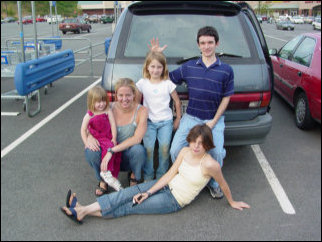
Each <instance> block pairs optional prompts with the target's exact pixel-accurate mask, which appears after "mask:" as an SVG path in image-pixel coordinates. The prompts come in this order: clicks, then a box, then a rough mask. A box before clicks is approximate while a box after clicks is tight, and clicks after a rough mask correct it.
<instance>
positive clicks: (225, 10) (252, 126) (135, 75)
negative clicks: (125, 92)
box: [102, 1, 273, 145]
mask: <svg viewBox="0 0 322 242" xmlns="http://www.w3.org/2000/svg"><path fill="white" fill-rule="evenodd" d="M207 24H209V25H211V26H213V27H215V28H216V29H217V30H218V33H219V36H220V45H219V47H218V48H217V53H218V56H219V58H220V59H221V60H222V61H223V62H225V63H228V64H230V65H231V67H232V68H233V70H234V83H235V84H234V86H235V94H234V95H233V96H232V97H231V101H230V104H229V107H228V109H227V110H226V112H225V124H226V129H225V145H248V144H258V143H262V142H263V141H264V140H265V137H266V135H267V134H268V133H269V131H270V129H271V126H272V117H271V115H270V114H269V112H268V111H269V109H270V101H271V91H272V82H273V69H272V64H271V59H270V56H269V51H268V48H267V44H266V41H265V38H264V35H263V33H262V30H261V27H260V24H259V23H258V21H257V18H256V15H255V14H254V12H253V10H252V9H251V8H250V7H249V5H248V4H247V3H244V2H243V3H232V2H221V1H213V2H203V1H185V2H181V1H158V2H148V1H142V2H134V3H131V4H130V5H129V6H128V7H127V8H125V9H124V10H123V12H122V14H121V16H120V18H119V20H118V22H117V25H116V27H115V31H114V33H113V36H112V39H111V41H110V39H108V41H106V44H107V46H108V48H109V49H108V53H107V58H106V62H105V67H104V71H103V74H102V86H103V87H104V88H105V90H106V91H107V93H108V95H109V97H110V99H111V101H113V100H114V99H115V89H114V85H115V82H116V81H117V80H118V79H119V78H122V77H128V78H131V79H132V80H134V81H135V82H136V81H138V80H139V79H140V78H141V77H142V67H143V63H144V59H145V55H146V53H147V51H148V47H147V43H149V41H150V40H151V39H152V38H153V37H159V38H160V44H161V45H163V44H168V47H167V49H166V50H165V53H164V54H165V55H166V57H167V63H168V67H169V71H172V70H174V69H175V68H178V67H179V66H180V65H181V64H182V63H183V62H185V61H188V60H190V59H192V58H196V56H197V58H199V57H200V51H199V49H198V45H197V43H196V36H197V32H198V30H199V29H200V28H201V27H204V26H205V25H207ZM231 26H234V28H231ZM174 39H175V41H174ZM109 41H110V44H109ZM191 57H192V58H191ZM176 90H177V92H178V95H179V97H180V99H181V102H182V106H183V111H185V107H186V106H187V103H188V90H187V87H186V86H185V85H179V86H177V89H176Z"/></svg>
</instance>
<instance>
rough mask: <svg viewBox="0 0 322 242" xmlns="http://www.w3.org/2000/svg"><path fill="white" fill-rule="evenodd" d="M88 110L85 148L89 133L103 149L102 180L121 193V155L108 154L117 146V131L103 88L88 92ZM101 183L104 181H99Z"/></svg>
mask: <svg viewBox="0 0 322 242" xmlns="http://www.w3.org/2000/svg"><path fill="white" fill-rule="evenodd" d="M87 108H88V111H87V113H86V114H85V116H84V118H83V122H82V127H81V136H82V140H83V142H84V145H85V148H87V132H89V133H90V134H91V135H93V136H94V137H95V138H96V139H97V141H98V142H99V144H100V147H101V160H102V161H101V172H100V176H101V178H103V180H104V181H105V182H106V183H107V184H108V185H110V186H111V187H113V188H114V189H115V190H116V191H119V190H120V189H122V186H121V183H120V181H119V180H117V177H118V174H119V171H120V164H121V153H116V154H114V155H113V156H112V155H111V153H110V152H107V151H108V149H110V148H112V147H113V146H115V145H116V136H117V131H116V124H115V120H114V115H113V113H112V110H111V109H110V107H109V100H108V97H107V94H106V91H105V90H104V89H103V88H102V87H101V86H95V87H92V88H91V89H90V90H89V91H88V95H87ZM99 182H102V181H101V180H99ZM98 186H99V185H98Z"/></svg>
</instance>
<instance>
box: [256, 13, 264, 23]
mask: <svg viewBox="0 0 322 242" xmlns="http://www.w3.org/2000/svg"><path fill="white" fill-rule="evenodd" d="M256 17H257V20H258V22H260V23H263V18H262V16H260V15H257V16H256Z"/></svg>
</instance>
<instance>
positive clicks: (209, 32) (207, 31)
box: [197, 26, 219, 44]
mask: <svg viewBox="0 0 322 242" xmlns="http://www.w3.org/2000/svg"><path fill="white" fill-rule="evenodd" d="M200 36H212V37H214V38H215V42H216V43H218V41H219V35H218V32H217V30H216V29H215V28H214V27H212V26H205V27H203V28H201V29H199V31H198V34H197V43H198V44H199V38H200Z"/></svg>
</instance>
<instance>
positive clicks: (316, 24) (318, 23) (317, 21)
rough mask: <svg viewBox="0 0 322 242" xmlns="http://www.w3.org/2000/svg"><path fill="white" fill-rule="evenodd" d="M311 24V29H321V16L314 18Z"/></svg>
mask: <svg viewBox="0 0 322 242" xmlns="http://www.w3.org/2000/svg"><path fill="white" fill-rule="evenodd" d="M312 25H313V29H321V18H316V19H315V20H314V22H313V23H312Z"/></svg>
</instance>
